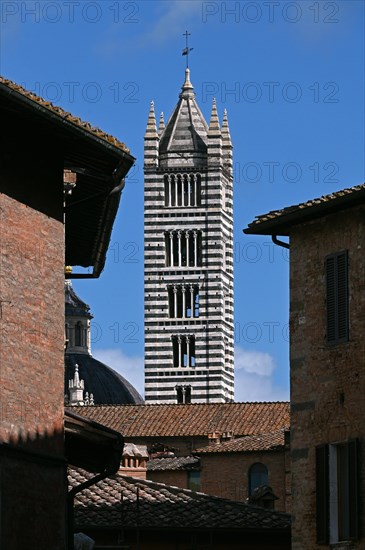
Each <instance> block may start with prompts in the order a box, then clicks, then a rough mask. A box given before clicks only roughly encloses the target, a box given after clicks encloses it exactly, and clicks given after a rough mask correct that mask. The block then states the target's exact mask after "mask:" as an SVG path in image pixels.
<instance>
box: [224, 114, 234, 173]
mask: <svg viewBox="0 0 365 550" xmlns="http://www.w3.org/2000/svg"><path fill="white" fill-rule="evenodd" d="M222 149H223V164H224V166H225V167H226V168H227V169H228V171H229V174H230V176H231V177H232V175H233V160H232V141H231V135H230V133H229V126H228V116H227V109H224V115H223V122H222Z"/></svg>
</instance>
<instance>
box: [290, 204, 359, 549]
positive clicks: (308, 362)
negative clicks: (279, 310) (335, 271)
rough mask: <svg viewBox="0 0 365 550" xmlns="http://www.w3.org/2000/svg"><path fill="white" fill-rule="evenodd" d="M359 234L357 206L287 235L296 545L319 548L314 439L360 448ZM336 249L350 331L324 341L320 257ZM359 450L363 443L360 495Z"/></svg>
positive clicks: (322, 275)
mask: <svg viewBox="0 0 365 550" xmlns="http://www.w3.org/2000/svg"><path fill="white" fill-rule="evenodd" d="M364 236H365V226H364V211H363V208H362V207H357V208H352V209H351V210H348V211H344V212H342V213H337V214H333V215H330V216H327V217H324V218H323V219H321V220H319V221H315V222H311V223H307V224H304V225H302V226H300V227H299V228H297V229H295V231H294V230H293V233H292V235H291V239H290V256H291V259H290V265H291V267H290V289H291V299H290V333H291V349H290V362H291V399H292V411H291V419H292V433H291V461H292V491H293V531H292V534H293V549H294V550H306V549H308V550H313V548H317V547H318V548H323V546H317V544H316V485H315V447H316V445H320V444H324V443H337V442H341V441H346V440H348V439H351V438H359V440H360V449H361V448H362V449H363V448H364V436H365V425H364V413H365V400H364V395H365V363H364V332H365V331H364V329H365V326H364V325H365V317H364V311H365V292H364V290H365V262H364V244H365V240H364ZM341 250H348V260H349V268H348V277H349V319H350V321H349V333H350V339H349V342H346V343H342V344H338V345H336V346H329V345H328V344H327V343H326V340H325V333H326V319H325V273H324V259H325V257H326V256H327V255H328V254H331V253H334V252H339V251H341ZM361 444H362V445H361ZM364 458H365V457H364V451H363V450H362V451H361V457H360V464H361V465H362V466H361V467H362V470H361V475H360V480H359V487H360V491H361V494H362V495H364V478H365V471H364V467H365V460H364ZM362 532H363V533H364V532H365V516H364V515H362ZM363 544H364V542H362V543H361V542H359V543H354V545H353V546H351V548H363Z"/></svg>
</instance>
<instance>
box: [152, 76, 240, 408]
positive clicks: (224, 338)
mask: <svg viewBox="0 0 365 550" xmlns="http://www.w3.org/2000/svg"><path fill="white" fill-rule="evenodd" d="M144 173H145V180H144V215H145V218H144V308H145V317H144V319H145V400H146V403H189V402H192V403H224V402H230V401H233V398H234V365H233V337H234V335H233V332H234V325H233V212H232V199H233V193H232V191H233V186H232V184H233V178H232V143H231V138H230V133H229V127H228V119H227V113H226V112H225V113H224V118H223V122H222V126H220V123H219V118H218V113H217V108H216V102H215V100H213V106H212V113H211V118H210V124H209V126H208V125H207V123H206V121H205V120H204V117H203V115H202V113H201V111H200V109H199V106H198V104H197V102H196V100H195V93H194V89H193V86H192V84H191V82H190V71H189V69H186V71H185V82H184V84H183V86H182V91H181V93H180V96H179V101H178V103H177V105H176V107H175V110H174V111H173V113H172V115H171V117H170V119H169V121H168V122H167V124H166V126H165V124H164V119H163V115H161V117H160V122H159V128H158V129H157V125H156V117H155V112H154V104H153V102H152V103H151V107H150V112H149V116H148V122H147V129H146V134H145V146H144Z"/></svg>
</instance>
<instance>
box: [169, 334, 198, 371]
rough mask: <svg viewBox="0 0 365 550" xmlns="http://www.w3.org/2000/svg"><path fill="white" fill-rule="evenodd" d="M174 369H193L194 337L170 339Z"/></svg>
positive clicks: (174, 337)
mask: <svg viewBox="0 0 365 550" xmlns="http://www.w3.org/2000/svg"><path fill="white" fill-rule="evenodd" d="M172 349H173V361H174V367H195V337H194V336H190V335H187V336H173V337H172Z"/></svg>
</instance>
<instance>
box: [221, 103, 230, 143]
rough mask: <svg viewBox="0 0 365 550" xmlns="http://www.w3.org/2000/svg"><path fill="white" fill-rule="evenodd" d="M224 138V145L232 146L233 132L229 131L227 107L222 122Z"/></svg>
mask: <svg viewBox="0 0 365 550" xmlns="http://www.w3.org/2000/svg"><path fill="white" fill-rule="evenodd" d="M222 139H223V146H228V145H229V146H230V147H232V141H231V134H230V133H229V126H228V116H227V109H224V115H223V122H222Z"/></svg>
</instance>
